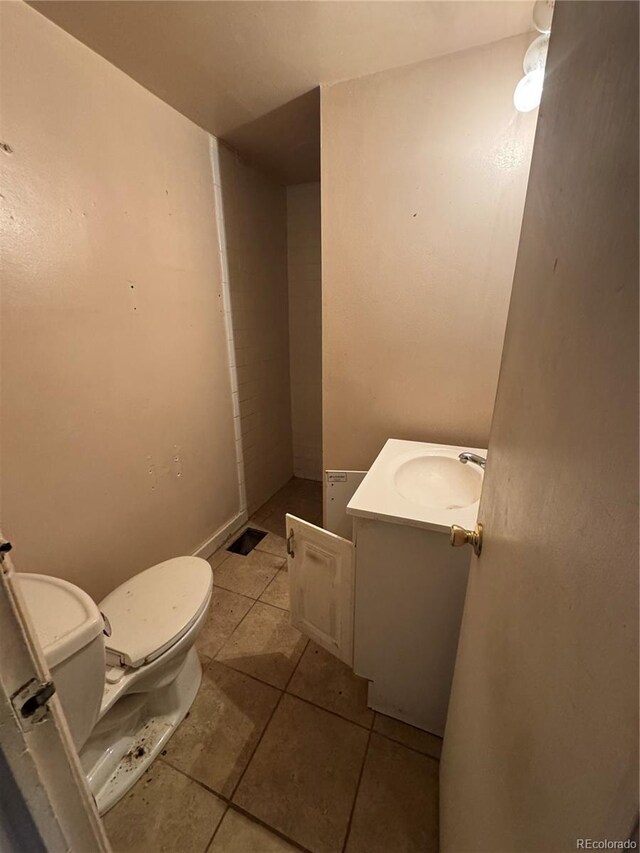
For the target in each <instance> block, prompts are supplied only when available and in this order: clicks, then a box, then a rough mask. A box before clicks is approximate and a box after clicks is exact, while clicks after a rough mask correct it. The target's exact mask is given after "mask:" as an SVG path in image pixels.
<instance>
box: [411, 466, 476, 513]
mask: <svg viewBox="0 0 640 853" xmlns="http://www.w3.org/2000/svg"><path fill="white" fill-rule="evenodd" d="M394 483H395V487H396V489H397V490H398V492H399V493H400V494H401V495H402V497H403V498H407V500H410V501H414V502H415V503H417V504H420V505H421V506H425V507H432V508H433V509H462V508H463V507H466V506H471V504H474V503H475V502H476V501H478V500H480V491H481V489H482V473H481V469H480V468H478V467H476V466H475V465H473V464H472V463H467V464H466V465H465V464H463V463H462V462H460V460H459V459H452V458H451V457H450V456H436V455H432V454H427V455H424V456H416V457H414V458H413V459H409V460H408V461H407V462H403V463H402V464H401V465H400V467H399V468H398V470H397V471H396V475H395V478H394Z"/></svg>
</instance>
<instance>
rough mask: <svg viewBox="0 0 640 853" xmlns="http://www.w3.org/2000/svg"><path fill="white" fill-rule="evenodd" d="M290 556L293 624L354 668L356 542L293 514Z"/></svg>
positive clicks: (289, 521) (289, 522)
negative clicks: (354, 543)
mask: <svg viewBox="0 0 640 853" xmlns="http://www.w3.org/2000/svg"><path fill="white" fill-rule="evenodd" d="M287 553H288V564H289V591H290V595H291V624H292V625H294V626H295V627H296V628H297V629H298V630H299V631H302V633H303V634H306V635H307V637H310V638H311V639H312V640H314V642H316V643H317V644H318V645H319V646H322V647H323V648H324V649H326V650H327V651H328V652H331V654H333V655H335V656H336V657H337V658H340V660H342V661H344V662H345V663H347V664H349V666H352V665H353V593H354V562H355V559H354V558H355V548H354V546H353V543H352V542H349V541H348V540H347V539H342V537H340V536H336V535H335V533H329V531H328V530H323V529H322V528H321V527H316V526H315V525H313V524H309V522H308V521H303V520H302V519H300V518H296V517H295V516H294V515H289V514H287Z"/></svg>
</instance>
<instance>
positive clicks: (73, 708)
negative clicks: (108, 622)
mask: <svg viewBox="0 0 640 853" xmlns="http://www.w3.org/2000/svg"><path fill="white" fill-rule="evenodd" d="M17 578H18V580H19V583H20V590H21V592H22V595H23V597H24V600H25V604H26V607H27V610H28V611H29V616H30V617H31V621H32V623H33V627H34V628H35V632H36V635H37V637H38V641H39V642H40V645H41V646H42V650H43V652H44V656H45V659H46V661H47V666H48V667H49V670H50V672H51V677H52V679H53V682H54V684H55V686H56V694H57V695H58V697H59V699H60V703H61V705H62V709H63V711H64V714H65V717H66V718H67V723H68V724H69V729H70V731H71V736H72V737H73V741H74V743H75V746H76V749H78V750H80V748H81V747H82V745H83V744H84V742H85V741H86V740H87V738H88V737H89V735H90V734H91V730H92V729H93V727H94V725H95V723H96V721H97V719H98V713H99V711H100V704H101V702H102V694H103V692H104V684H105V650H104V637H103V633H102V631H103V627H104V622H103V619H102V615H101V613H100V611H99V609H98V606H97V604H96V603H95V602H94V601H93V599H92V598H90V596H88V595H87V593H86V592H84V591H83V590H81V589H79V587H77V586H74V585H73V584H71V583H69V582H68V581H64V580H61V579H60V578H53V577H49V576H48V575H36V574H25V573H21V574H18V575H17Z"/></svg>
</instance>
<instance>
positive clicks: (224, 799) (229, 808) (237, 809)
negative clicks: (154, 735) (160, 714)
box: [157, 756, 313, 853]
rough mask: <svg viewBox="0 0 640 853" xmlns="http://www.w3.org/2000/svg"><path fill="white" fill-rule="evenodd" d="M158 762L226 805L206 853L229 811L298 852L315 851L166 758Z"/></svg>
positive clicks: (159, 759) (307, 852)
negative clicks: (280, 839) (239, 815)
mask: <svg viewBox="0 0 640 853" xmlns="http://www.w3.org/2000/svg"><path fill="white" fill-rule="evenodd" d="M157 760H158V761H161V762H162V763H163V764H166V765H167V767H170V768H171V769H172V770H175V772H176V773H180V774H181V775H182V776H185V777H186V778H187V779H188V780H189V781H190V782H193V783H194V784H196V785H198V786H199V787H200V788H203V789H204V790H205V791H206V792H207V793H208V794H212V795H213V796H214V797H217V798H218V799H219V800H221V801H222V802H223V803H224V804H225V805H226V809H225V811H224V813H223V815H222V818H221V819H220V823H219V824H218V825H217V826H216V828H215V831H214V833H213V835H212V836H211V838H210V839H209V841H208V843H207V846H206V847H205V853H206V851H207V850H208V849H209V847H210V846H211V843H212V841H213V839H214V838H215V836H216V833H217V832H218V830H219V829H220V827H221V826H222V821H223V820H224V818H225V817H226V815H227V812H229V811H235V812H239V813H240V814H241V815H243V816H244V817H246V818H248V819H249V820H251V821H252V822H253V823H257V824H259V825H260V826H263V827H264V828H265V829H268V830H269V832H272V833H273V834H274V835H277V836H279V837H280V838H282V840H283V841H286V842H288V843H289V844H291V846H292V847H296V848H297V849H298V850H301V851H302V853H313V851H311V850H309V849H308V848H307V847H304V846H303V845H302V844H300V842H299V841H295V840H294V839H293V838H290V837H289V836H288V835H285V833H284V832H282V831H281V830H279V829H276V827H275V826H271V824H269V823H267V822H266V821H264V820H262V819H261V818H259V817H256V815H254V814H251V812H249V811H247V810H246V809H245V808H243V807H242V806H239V805H238V804H237V803H234V802H232V801H231V799H230V797H227V796H226V795H225V794H221V793H220V792H219V791H216V790H215V789H214V788H210V787H209V786H208V785H207V784H206V783H205V782H201V781H200V780H199V779H196V777H195V776H192V775H191V774H190V773H187V771H186V770H181V769H180V768H179V767H175V766H174V765H173V764H171V762H170V761H167V759H166V758H161V757H160V756H159V757H158V759H157Z"/></svg>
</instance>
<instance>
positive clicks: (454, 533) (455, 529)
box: [449, 524, 482, 557]
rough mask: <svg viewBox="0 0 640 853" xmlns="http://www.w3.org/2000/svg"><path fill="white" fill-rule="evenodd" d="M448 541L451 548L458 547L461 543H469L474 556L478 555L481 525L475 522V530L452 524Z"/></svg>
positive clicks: (480, 549)
mask: <svg viewBox="0 0 640 853" xmlns="http://www.w3.org/2000/svg"><path fill="white" fill-rule="evenodd" d="M449 541H450V542H451V546H452V547H453V548H459V547H460V546H461V545H471V547H472V548H473V552H474V554H475V555H476V557H479V556H480V552H481V551H482V525H481V524H476V529H475V530H466V529H465V528H464V527H460V525H459V524H452V525H451V535H450V539H449Z"/></svg>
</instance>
